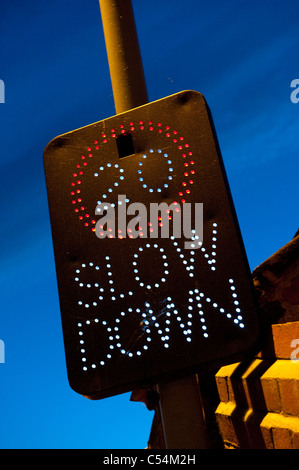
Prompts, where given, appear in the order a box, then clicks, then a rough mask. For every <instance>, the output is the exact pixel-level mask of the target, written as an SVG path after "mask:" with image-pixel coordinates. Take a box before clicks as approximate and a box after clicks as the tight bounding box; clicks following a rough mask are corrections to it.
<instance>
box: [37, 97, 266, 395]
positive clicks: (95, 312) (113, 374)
mask: <svg viewBox="0 0 299 470" xmlns="http://www.w3.org/2000/svg"><path fill="white" fill-rule="evenodd" d="M44 165H45V174H46V181H47V190H48V201H49V209H50V218H51V226H52V236H53V245H54V254H55V263H56V272H57V281H58V290H59V298H60V308H61V317H62V326H63V334H64V342H65V353H66V361H67V370H68V377H69V382H70V385H71V387H72V388H73V389H74V390H75V391H77V392H78V393H80V394H82V395H84V396H88V397H89V398H93V399H98V398H104V397H107V396H111V395H115V394H118V393H123V392H127V391H130V390H133V389H134V388H138V387H141V386H147V385H151V384H155V383H158V382H161V381H162V380H165V379H168V378H173V377H175V376H178V375H183V374H188V373H193V372H195V371H196V372H198V371H200V370H206V369H210V368H216V367H220V366H222V365H224V364H226V363H229V362H234V361H235V360H241V359H242V358H243V357H245V356H246V355H247V354H248V353H249V352H250V351H251V350H253V349H254V348H255V347H256V345H257V342H258V338H259V335H260V322H259V317H258V312H257V308H256V305H255V299H254V295H253V288H252V283H251V276H250V271H249V268H248V263H247V259H246V254H245V251H244V247H243V243H242V239H241V236H240V231H239V227H238V222H237V220H236V216H235V211H234V207H233V203H232V200H231V196H230V191H229V188H228V184H227V181H226V176H225V171H224V168H223V164H222V159H221V155H220V152H219V148H218V144H217V139H216V137H215V133H214V130H213V124H212V122H211V118H210V115H209V111H208V108H207V104H206V102H205V99H204V97H203V96H202V95H201V94H200V93H197V92H194V91H183V92H180V93H177V94H175V95H172V96H169V97H167V98H163V99H161V100H159V101H156V102H152V103H149V104H146V105H144V106H141V107H139V108H135V109H133V110H130V111H128V112H125V113H122V114H119V115H116V116H113V117H111V118H108V119H105V120H103V121H100V122H96V123H94V124H91V125H89V126H86V127H83V128H81V129H77V130H75V131H72V132H69V133H67V134H64V135H61V136H59V137H56V138H55V139H53V140H52V141H51V142H50V143H49V144H48V146H47V148H46V150H45V153H44Z"/></svg>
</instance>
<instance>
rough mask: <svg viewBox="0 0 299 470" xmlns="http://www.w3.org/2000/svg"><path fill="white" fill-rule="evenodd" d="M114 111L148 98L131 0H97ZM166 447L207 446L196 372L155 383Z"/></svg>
mask: <svg viewBox="0 0 299 470" xmlns="http://www.w3.org/2000/svg"><path fill="white" fill-rule="evenodd" d="M99 2H100V9H101V16H102V23H103V30H104V36H105V43H106V49H107V56H108V62H109V69H110V76H111V82H112V90H113V96H114V103H115V109H116V113H117V114H119V113H122V112H125V111H128V110H129V109H132V108H137V107H138V106H141V105H143V104H145V103H147V102H148V96H147V89H146V83H145V78H144V72H143V66H142V59H141V54H140V49H139V43H138V37H137V32H136V25H135V20H134V13H133V8H132V3H131V0H99ZM157 388H158V392H159V395H160V410H161V417H162V422H163V430H164V436H165V442H166V447H167V448H168V449H206V448H208V446H209V444H208V440H209V439H208V432H207V428H206V423H205V418H204V412H203V407H202V402H201V395H200V390H199V385H198V377H197V375H192V376H189V377H184V378H183V379H176V380H175V381H171V382H165V383H161V384H159V385H157Z"/></svg>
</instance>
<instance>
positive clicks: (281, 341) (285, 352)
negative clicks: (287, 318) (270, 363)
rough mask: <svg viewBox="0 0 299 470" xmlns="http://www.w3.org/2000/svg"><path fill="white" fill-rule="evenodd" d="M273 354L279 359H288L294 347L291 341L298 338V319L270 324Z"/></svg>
mask: <svg viewBox="0 0 299 470" xmlns="http://www.w3.org/2000/svg"><path fill="white" fill-rule="evenodd" d="M272 333H273V342H274V349H275V355H276V357H277V358H279V359H290V356H291V353H292V351H293V349H294V348H292V347H291V342H292V341H293V340H294V339H299V321H294V322H288V323H279V324H276V325H272Z"/></svg>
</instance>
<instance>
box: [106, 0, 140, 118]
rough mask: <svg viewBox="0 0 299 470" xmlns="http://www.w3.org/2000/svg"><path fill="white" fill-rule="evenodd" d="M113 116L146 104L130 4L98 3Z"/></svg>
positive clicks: (123, 1) (112, 0)
mask: <svg viewBox="0 0 299 470" xmlns="http://www.w3.org/2000/svg"><path fill="white" fill-rule="evenodd" d="M99 2H100V8H101V16H102V22H103V29H104V36H105V42H106V50H107V56H108V62H109V69H110V76H111V82H112V90H113V96H114V103H115V109H116V113H117V114H119V113H122V112H124V111H127V110H129V109H132V108H137V107H138V106H141V105H143V104H145V103H147V102H148V96H147V89H146V83H145V78H144V72H143V65H142V59H141V54H140V49H139V43H138V37H137V32H136V25H135V20H134V13H133V8H132V4H131V0H99Z"/></svg>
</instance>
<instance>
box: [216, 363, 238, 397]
mask: <svg viewBox="0 0 299 470" xmlns="http://www.w3.org/2000/svg"><path fill="white" fill-rule="evenodd" d="M239 364H240V363H239V362H236V363H234V364H229V365H227V366H223V367H221V369H219V370H218V372H217V374H216V376H215V377H216V384H217V389H218V393H219V398H220V400H221V401H224V402H228V401H234V390H233V388H232V383H231V376H232V375H233V373H234V372H235V371H236V369H237V368H238V366H239Z"/></svg>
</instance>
